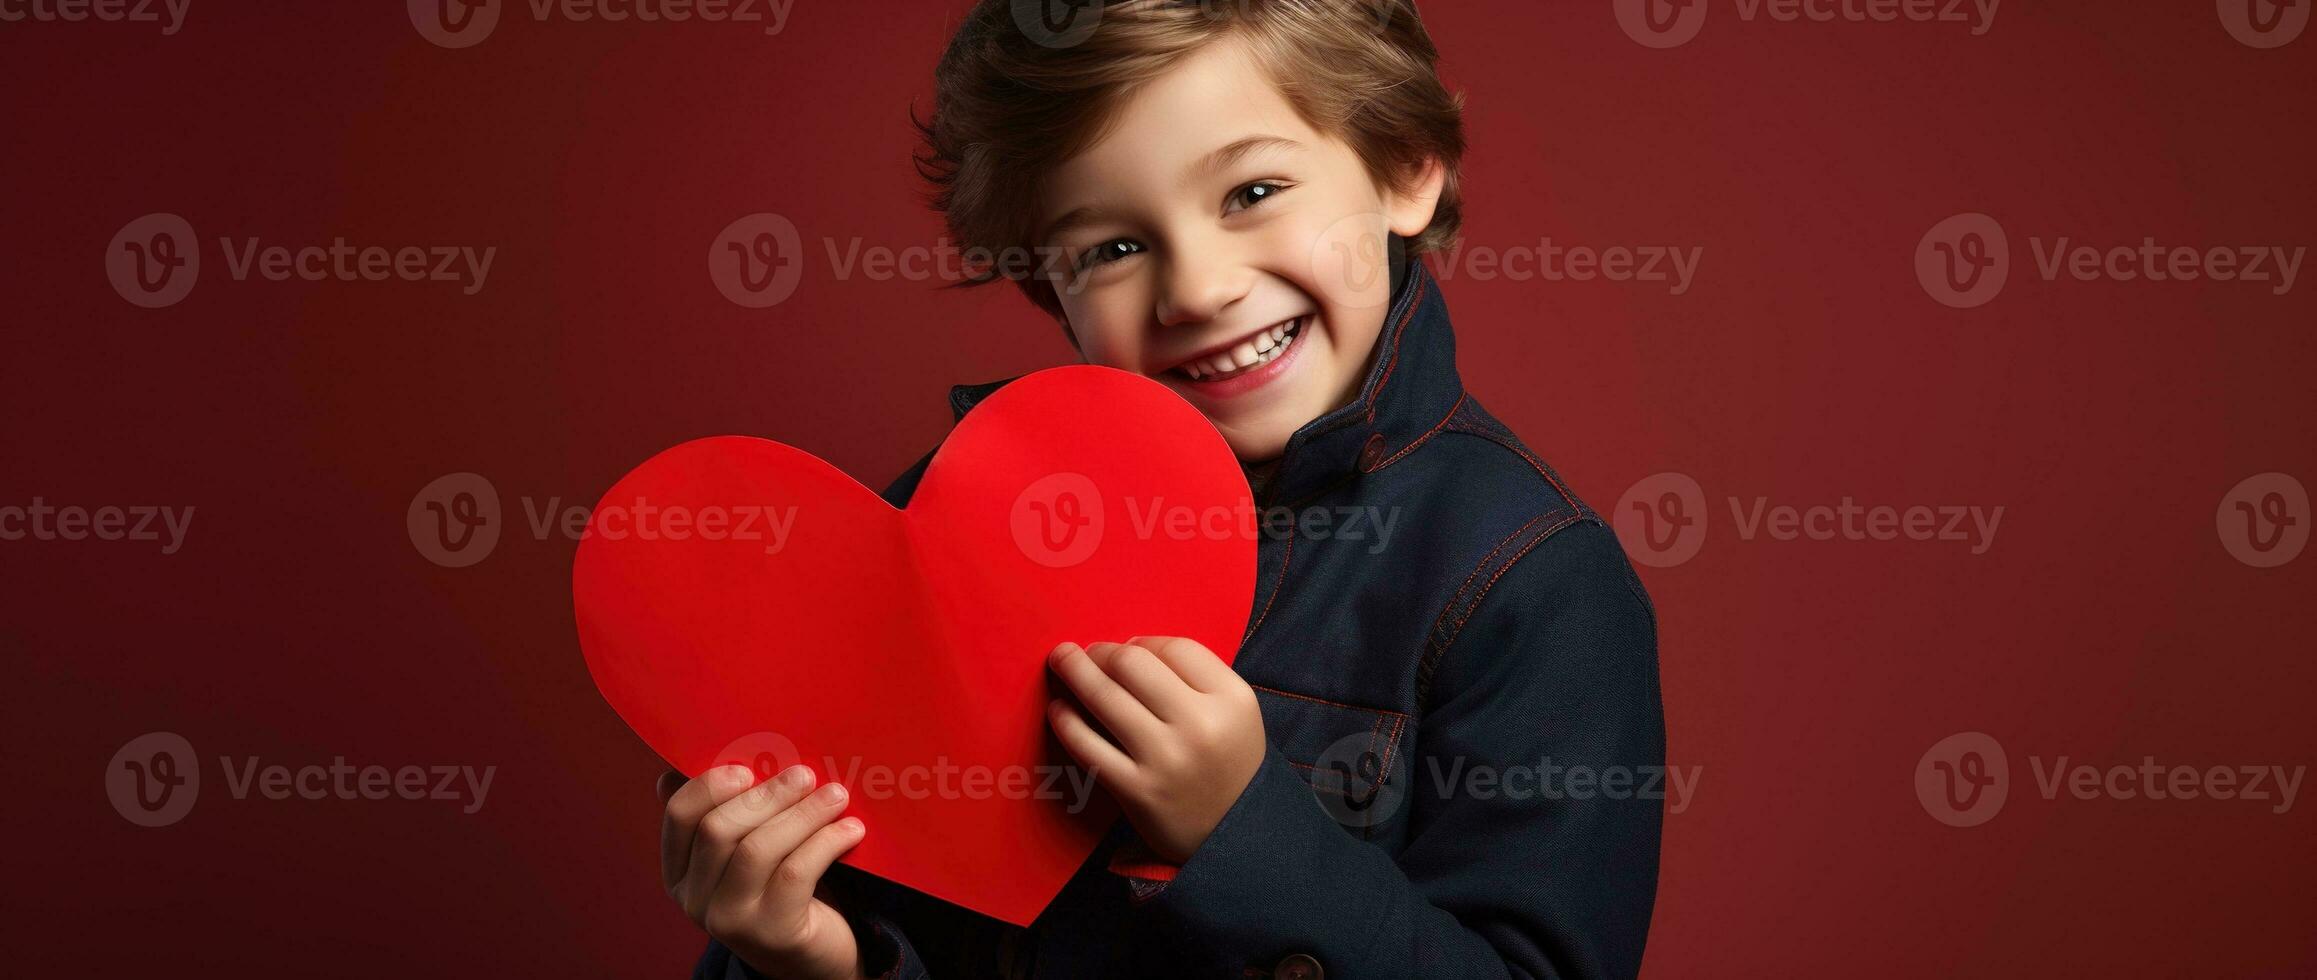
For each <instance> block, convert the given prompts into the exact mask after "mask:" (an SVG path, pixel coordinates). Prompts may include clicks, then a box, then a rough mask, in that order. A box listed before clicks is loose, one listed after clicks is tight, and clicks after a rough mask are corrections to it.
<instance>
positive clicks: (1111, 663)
mask: <svg viewBox="0 0 2317 980" xmlns="http://www.w3.org/2000/svg"><path fill="white" fill-rule="evenodd" d="M1086 655H1087V656H1088V657H1090V658H1092V659H1093V660H1094V664H1095V666H1097V667H1101V668H1102V672H1103V673H1105V674H1109V675H1110V679H1112V680H1115V681H1117V682H1118V685H1119V686H1120V687H1123V688H1125V689H1126V692H1127V693H1128V694H1132V695H1134V698H1135V700H1137V701H1140V702H1142V705H1143V707H1145V708H1148V709H1150V713H1151V714H1153V715H1155V716H1157V717H1158V719H1159V720H1160V721H1164V722H1170V723H1171V722H1173V721H1174V720H1176V719H1178V718H1182V717H1184V716H1185V715H1188V714H1189V713H1190V712H1191V711H1192V710H1193V709H1194V708H1195V707H1196V705H1194V704H1192V703H1191V697H1192V695H1194V694H1196V693H1197V692H1196V691H1193V690H1191V687H1190V685H1189V684H1186V683H1184V682H1183V679H1182V678H1181V677H1178V676H1176V675H1175V669H1174V668H1173V667H1171V666H1168V665H1167V663H1166V662H1165V661H1163V660H1160V659H1159V658H1158V655H1157V654H1154V653H1152V652H1151V651H1150V650H1148V649H1145V648H1143V647H1140V646H1135V645H1133V644H1127V643H1097V644H1095V645H1093V646H1090V647H1087V648H1086Z"/></svg>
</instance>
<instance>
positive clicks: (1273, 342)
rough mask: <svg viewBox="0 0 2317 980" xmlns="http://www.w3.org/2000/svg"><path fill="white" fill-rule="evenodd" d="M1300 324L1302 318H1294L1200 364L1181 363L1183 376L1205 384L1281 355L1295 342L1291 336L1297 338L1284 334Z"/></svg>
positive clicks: (1198, 362)
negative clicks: (1217, 377)
mask: <svg viewBox="0 0 2317 980" xmlns="http://www.w3.org/2000/svg"><path fill="white" fill-rule="evenodd" d="M1302 324H1303V318H1302V317H1296V318H1295V319H1292V320H1289V321H1287V322H1285V323H1281V324H1278V325H1276V326H1273V327H1272V328H1271V329H1270V330H1268V331H1266V332H1264V333H1263V334H1260V335H1258V336H1257V337H1256V338H1255V339H1253V340H1248V341H1245V342H1242V343H1241V344H1240V345H1239V346H1237V347H1234V348H1231V349H1230V350H1228V351H1225V352H1223V353H1221V354H1217V355H1215V356H1213V357H1210V358H1208V359H1206V360H1204V361H1197V362H1193V363H1190V364H1185V365H1183V366H1182V369H1181V370H1182V372H1183V373H1184V374H1187V375H1189V376H1190V378H1191V380H1193V381H1206V380H1209V379H1212V378H1214V377H1215V376H1217V375H1223V374H1231V373H1233V372H1236V371H1244V370H1246V369H1248V368H1251V367H1254V366H1256V365H1258V364H1264V363H1268V362H1269V361H1271V360H1272V359H1273V358H1276V357H1278V356H1279V355H1280V353H1281V352H1283V351H1285V350H1287V348H1288V345H1290V344H1293V343H1295V337H1296V336H1300V334H1298V335H1292V336H1291V335H1290V334H1289V333H1288V331H1289V330H1292V329H1297V328H1299V327H1301V326H1302Z"/></svg>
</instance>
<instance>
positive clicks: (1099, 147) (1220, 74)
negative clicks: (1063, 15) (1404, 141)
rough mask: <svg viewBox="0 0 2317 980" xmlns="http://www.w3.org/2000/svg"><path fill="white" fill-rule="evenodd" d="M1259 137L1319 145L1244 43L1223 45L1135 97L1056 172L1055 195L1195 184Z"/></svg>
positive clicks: (1200, 54)
mask: <svg viewBox="0 0 2317 980" xmlns="http://www.w3.org/2000/svg"><path fill="white" fill-rule="evenodd" d="M1252 136H1276V137H1281V138H1284V139H1287V140H1293V141H1297V142H1303V143H1310V142H1312V141H1314V140H1316V139H1317V138H1318V136H1317V134H1315V133H1313V132H1312V131H1311V128H1310V126H1309V124H1307V123H1305V122H1304V121H1303V118H1302V116H1301V115H1299V114H1298V113H1297V112H1296V111H1295V107H1294V106H1293V105H1292V104H1290V103H1289V102H1288V101H1287V97H1286V95H1284V94H1283V93H1281V92H1280V91H1279V86H1278V83H1276V82H1275V81H1273V79H1272V77H1271V75H1270V73H1269V72H1267V71H1265V70H1264V68H1263V67H1262V65H1261V64H1260V63H1258V62H1257V61H1256V59H1255V57H1254V55H1253V53H1252V52H1250V51H1249V50H1248V49H1247V46H1246V45H1245V44H1244V43H1243V42H1240V41H1236V40H1232V39H1222V40H1218V41H1216V42H1214V43H1212V44H1209V45H1207V46H1206V47H1205V48H1203V49H1201V50H1199V51H1197V52H1195V53H1193V54H1191V55H1190V56H1188V57H1186V58H1184V59H1183V60H1182V61H1180V62H1178V63H1176V64H1175V65H1174V66H1173V67H1171V68H1169V69H1168V70H1167V71H1166V72H1165V73H1164V74H1162V75H1160V76H1158V77H1157V78H1154V79H1152V80H1151V81H1149V82H1147V83H1145V84H1143V85H1142V86H1140V87H1139V88H1137V89H1136V90H1135V91H1133V92H1132V93H1130V94H1129V95H1128V96H1127V97H1126V99H1124V100H1123V101H1122V102H1121V103H1120V104H1119V107H1118V109H1117V111H1116V112H1115V113H1114V115H1113V117H1112V118H1111V119H1110V120H1108V121H1107V124H1106V125H1105V126H1104V127H1103V131H1102V136H1101V138H1099V139H1098V140H1096V141H1095V142H1094V143H1093V144H1092V145H1090V146H1088V147H1087V148H1086V149H1085V150H1083V151H1081V152H1080V153H1079V154H1078V155H1076V156H1074V157H1071V158H1070V159H1068V160H1065V161H1063V162H1062V163H1061V164H1060V165H1059V166H1058V167H1056V168H1055V172H1054V175H1053V177H1054V179H1053V188H1054V190H1055V191H1056V192H1057V194H1058V195H1067V194H1068V193H1069V192H1070V191H1071V190H1072V189H1083V188H1085V187H1087V186H1089V185H1110V184H1116V183H1118V182H1121V181H1126V180H1132V181H1134V182H1135V183H1138V184H1139V183H1143V182H1146V181H1150V180H1154V179H1157V180H1164V181H1166V182H1167V183H1168V184H1169V185H1170V186H1171V185H1172V184H1174V183H1176V182H1179V181H1189V180H1195V179H1196V177H1197V174H1196V172H1195V171H1196V169H1197V167H1196V164H1198V163H1199V162H1200V161H1201V160H1203V159H1205V158H1206V157H1208V156H1209V155H1210V154H1212V153H1213V152H1214V151H1216V150H1218V149H1221V148H1224V147H1226V146H1228V145H1230V144H1232V143H1234V142H1237V141H1240V140H1244V139H1246V138H1248V137H1252ZM1049 203H1050V204H1051V205H1053V206H1067V205H1065V204H1063V202H1060V201H1052V202H1049Z"/></svg>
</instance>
